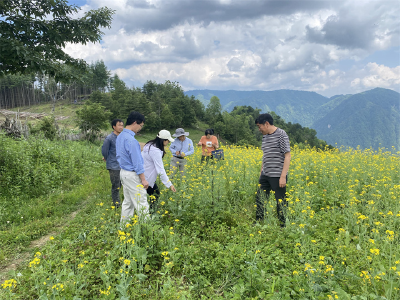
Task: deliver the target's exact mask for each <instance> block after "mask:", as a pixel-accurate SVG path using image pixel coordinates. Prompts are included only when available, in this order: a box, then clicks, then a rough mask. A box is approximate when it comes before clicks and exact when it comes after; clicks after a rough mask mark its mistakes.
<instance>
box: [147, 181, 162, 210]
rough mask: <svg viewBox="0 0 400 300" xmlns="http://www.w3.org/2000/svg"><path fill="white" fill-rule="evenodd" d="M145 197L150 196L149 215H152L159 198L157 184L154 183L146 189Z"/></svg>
mask: <svg viewBox="0 0 400 300" xmlns="http://www.w3.org/2000/svg"><path fill="white" fill-rule="evenodd" d="M147 195H149V196H150V213H154V211H155V210H156V207H157V201H158V198H159V197H160V189H159V188H158V186H157V183H154V186H153V187H151V186H149V187H148V188H147ZM152 196H153V197H152Z"/></svg>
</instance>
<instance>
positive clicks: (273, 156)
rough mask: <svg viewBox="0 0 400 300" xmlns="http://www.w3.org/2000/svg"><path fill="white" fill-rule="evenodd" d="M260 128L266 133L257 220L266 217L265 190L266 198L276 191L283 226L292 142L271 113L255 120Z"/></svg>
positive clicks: (277, 210)
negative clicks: (276, 123) (275, 122)
mask: <svg viewBox="0 0 400 300" xmlns="http://www.w3.org/2000/svg"><path fill="white" fill-rule="evenodd" d="M255 123H256V125H257V127H258V130H259V131H260V132H261V133H262V134H263V135H264V136H263V139H262V144H261V149H262V151H263V160H262V165H261V173H260V178H259V181H258V182H259V184H260V188H259V190H258V192H257V196H256V205H257V209H256V220H257V221H260V220H263V219H264V201H263V200H264V199H265V198H264V197H263V196H262V192H263V191H264V193H265V196H266V198H268V197H269V194H270V192H271V190H272V191H274V192H275V200H276V212H277V215H278V219H279V223H280V226H281V227H285V221H286V220H285V211H284V209H285V208H286V206H287V202H286V183H287V173H288V170H289V165H290V158H291V155H290V143H289V137H288V135H287V134H286V132H285V131H284V130H282V129H280V128H278V127H276V126H274V120H273V118H272V116H271V115H270V114H261V115H259V116H258V118H257V119H256V121H255Z"/></svg>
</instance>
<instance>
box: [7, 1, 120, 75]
mask: <svg viewBox="0 0 400 300" xmlns="http://www.w3.org/2000/svg"><path fill="white" fill-rule="evenodd" d="M78 11H79V8H78V7H77V6H76V5H68V3H67V2H66V1H64V0H54V1H47V0H39V1H25V0H5V1H1V2H0V32H1V34H0V52H1V54H2V56H1V62H2V63H1V65H0V75H4V74H6V73H17V72H21V73H24V74H28V73H36V72H39V73H46V74H49V75H51V76H53V77H55V78H56V80H57V81H58V80H60V79H67V80H68V79H70V76H72V74H65V73H63V70H62V67H63V65H64V64H66V65H69V66H71V67H73V68H77V69H81V70H84V69H86V63H85V62H84V61H83V60H80V59H74V58H73V57H71V56H70V55H68V54H67V53H65V52H64V47H65V44H66V43H74V44H76V43H81V44H86V43H88V42H98V41H100V39H101V36H102V34H103V33H102V32H101V31H100V30H99V28H101V27H103V28H109V27H110V24H111V19H112V14H113V11H112V10H111V9H109V8H106V7H103V8H99V9H97V10H91V11H88V12H86V13H85V14H84V16H82V17H80V18H73V17H72V15H74V14H76V13H77V12H78Z"/></svg>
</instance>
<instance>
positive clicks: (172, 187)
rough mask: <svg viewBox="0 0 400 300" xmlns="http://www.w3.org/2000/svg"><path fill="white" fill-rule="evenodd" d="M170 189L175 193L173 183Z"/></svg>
mask: <svg viewBox="0 0 400 300" xmlns="http://www.w3.org/2000/svg"><path fill="white" fill-rule="evenodd" d="M170 189H171V191H173V192H174V193H175V192H176V188H175V187H174V186H173V185H171V187H170Z"/></svg>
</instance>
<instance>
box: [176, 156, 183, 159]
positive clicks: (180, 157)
mask: <svg viewBox="0 0 400 300" xmlns="http://www.w3.org/2000/svg"><path fill="white" fill-rule="evenodd" d="M175 157H176V158H179V159H185V158H184V157H182V156H175Z"/></svg>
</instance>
